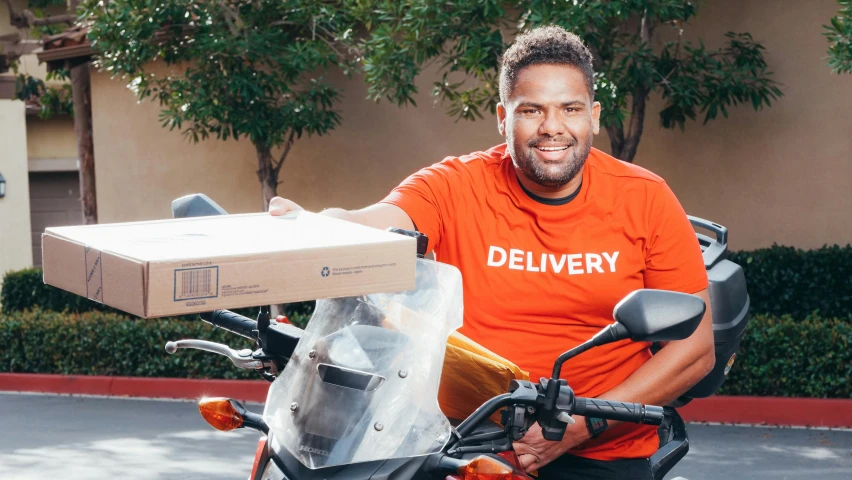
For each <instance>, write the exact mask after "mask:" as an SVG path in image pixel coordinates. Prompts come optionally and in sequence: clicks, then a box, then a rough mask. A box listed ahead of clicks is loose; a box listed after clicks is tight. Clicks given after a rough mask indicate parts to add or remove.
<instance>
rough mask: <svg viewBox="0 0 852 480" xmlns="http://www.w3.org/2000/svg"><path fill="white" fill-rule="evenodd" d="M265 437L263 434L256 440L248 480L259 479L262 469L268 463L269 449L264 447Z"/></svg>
mask: <svg viewBox="0 0 852 480" xmlns="http://www.w3.org/2000/svg"><path fill="white" fill-rule="evenodd" d="M266 440H267V437H266V436H265V435H264V436H262V437H260V440H258V441H257V450H255V452H254V464H253V465H252V467H251V476H249V480H261V476H262V475H263V470H264V469H265V468H266V464H267V463H269V461H270V460H269V449H267V448H266Z"/></svg>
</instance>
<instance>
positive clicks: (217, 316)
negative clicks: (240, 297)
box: [198, 310, 257, 340]
mask: <svg viewBox="0 0 852 480" xmlns="http://www.w3.org/2000/svg"><path fill="white" fill-rule="evenodd" d="M198 316H199V317H201V319H202V320H204V321H205V322H207V323H210V324H212V325H213V326H215V327H219V328H222V329H225V330H227V331H229V332H231V333H235V334H237V335H240V336H242V337H245V338H248V339H250V340H256V339H257V337H256V336H255V335H254V334H253V333H252V331H253V330H257V321H255V320H252V319H250V318H248V317H244V316H242V315H240V314H238V313H234V312H232V311H230V310H214V311H212V312H204V313H200V314H198Z"/></svg>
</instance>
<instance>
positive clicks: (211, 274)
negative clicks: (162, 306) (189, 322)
mask: <svg viewBox="0 0 852 480" xmlns="http://www.w3.org/2000/svg"><path fill="white" fill-rule="evenodd" d="M218 296H219V267H204V268H186V269H178V270H175V301H176V302H178V301H182V300H192V299H195V298H213V297H218Z"/></svg>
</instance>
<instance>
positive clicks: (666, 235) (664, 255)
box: [645, 182, 708, 293]
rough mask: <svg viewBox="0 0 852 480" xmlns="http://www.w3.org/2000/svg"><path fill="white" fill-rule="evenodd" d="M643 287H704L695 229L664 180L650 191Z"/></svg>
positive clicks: (687, 290) (704, 274)
mask: <svg viewBox="0 0 852 480" xmlns="http://www.w3.org/2000/svg"><path fill="white" fill-rule="evenodd" d="M649 227H650V228H649V238H648V242H647V243H646V252H645V287H646V288H653V289H660V290H673V291H677V292H683V293H696V292H699V291H701V290H704V289H705V288H707V283H708V281H707V270H706V268H705V267H704V259H703V258H702V256H701V247H700V246H699V244H698V240H697V239H696V236H695V230H694V229H693V228H692V225H691V224H690V223H689V219H688V218H687V217H686V212H684V210H683V207H682V206H681V205H680V202H678V200H677V197H675V195H674V192H672V190H671V189H670V188H669V186H668V185H667V184H666V183H665V182H661V183H657V184H656V188H655V191H654V192H652V193H651V201H650V210H649Z"/></svg>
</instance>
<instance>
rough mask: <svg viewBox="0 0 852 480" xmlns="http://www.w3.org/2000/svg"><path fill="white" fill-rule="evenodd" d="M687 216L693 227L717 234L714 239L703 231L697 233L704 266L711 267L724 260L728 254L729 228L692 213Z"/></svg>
mask: <svg viewBox="0 0 852 480" xmlns="http://www.w3.org/2000/svg"><path fill="white" fill-rule="evenodd" d="M687 218H689V223H691V224H692V226H693V227H698V228H703V229H705V230H709V231H711V232H713V233H714V234H715V235H716V238H715V239H714V238H711V237H708V236H707V235H704V234H701V233H697V232H696V233H695V235H696V236H697V237H698V244H699V245H701V253H702V255H703V256H704V267H705V268H707V269H710V268H712V267H713V265H716V264H717V263H719V262H721V261H722V260H724V259H725V258H726V257H727V256H728V229H727V228H725V227H723V226H722V225H719V224H718V223H713V222H711V221H710V220H705V219H703V218H698V217H693V216H691V215H687Z"/></svg>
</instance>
